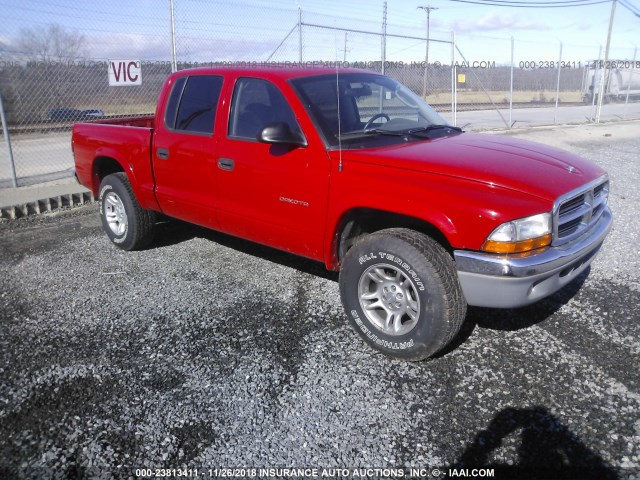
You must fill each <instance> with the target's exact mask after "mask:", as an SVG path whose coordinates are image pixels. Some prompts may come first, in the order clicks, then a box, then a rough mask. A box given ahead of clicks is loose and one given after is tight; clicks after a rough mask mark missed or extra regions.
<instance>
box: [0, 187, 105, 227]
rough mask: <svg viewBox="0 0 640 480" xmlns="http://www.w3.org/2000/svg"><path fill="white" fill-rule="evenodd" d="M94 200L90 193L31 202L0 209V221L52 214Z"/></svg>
mask: <svg viewBox="0 0 640 480" xmlns="http://www.w3.org/2000/svg"><path fill="white" fill-rule="evenodd" d="M94 201H95V198H94V196H93V193H91V192H80V193H66V194H62V195H54V196H52V197H48V198H44V199H41V200H34V201H32V202H27V203H23V204H20V205H14V206H9V207H2V208H0V219H7V220H15V219H17V218H22V217H27V216H29V215H38V214H41V213H46V212H54V211H56V210H60V209H62V208H67V207H78V206H80V205H85V204H88V203H93V202H94Z"/></svg>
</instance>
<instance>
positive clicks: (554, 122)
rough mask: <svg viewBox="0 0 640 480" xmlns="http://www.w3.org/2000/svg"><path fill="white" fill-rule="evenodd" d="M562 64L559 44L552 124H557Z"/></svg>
mask: <svg viewBox="0 0 640 480" xmlns="http://www.w3.org/2000/svg"><path fill="white" fill-rule="evenodd" d="M561 63H562V42H560V57H559V58H558V80H557V81H556V109H555V111H554V112H553V124H554V125H555V124H557V123H558V100H559V98H560V71H561V68H560V64H561Z"/></svg>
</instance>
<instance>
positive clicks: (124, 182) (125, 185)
mask: <svg viewBox="0 0 640 480" xmlns="http://www.w3.org/2000/svg"><path fill="white" fill-rule="evenodd" d="M99 203H100V218H101V219H102V227H103V228H104V231H105V233H106V234H107V236H108V237H109V239H110V240H111V241H112V242H113V243H114V244H115V245H116V246H118V247H120V248H122V249H123V250H137V249H140V248H143V247H145V246H147V245H148V244H149V243H150V242H151V240H153V233H154V225H155V212H153V211H150V210H145V209H143V208H142V207H141V206H140V204H139V203H138V200H137V199H136V197H135V195H134V194H133V189H132V188H131V185H130V184H129V180H128V178H127V175H126V174H125V173H122V172H120V173H113V174H111V175H107V176H106V177H104V179H103V180H102V182H101V183H100V199H99Z"/></svg>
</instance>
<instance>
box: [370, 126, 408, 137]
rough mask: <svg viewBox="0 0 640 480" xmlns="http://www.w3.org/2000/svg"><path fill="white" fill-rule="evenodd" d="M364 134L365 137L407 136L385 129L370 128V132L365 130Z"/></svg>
mask: <svg viewBox="0 0 640 480" xmlns="http://www.w3.org/2000/svg"><path fill="white" fill-rule="evenodd" d="M363 133H364V134H365V135H389V136H392V137H404V136H405V135H406V133H403V132H398V131H394V130H385V129H384V128H370V129H369V130H364V131H363Z"/></svg>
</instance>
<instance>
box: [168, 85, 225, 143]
mask: <svg viewBox="0 0 640 480" xmlns="http://www.w3.org/2000/svg"><path fill="white" fill-rule="evenodd" d="M221 89H222V77H221V76H218V75H192V76H190V77H180V78H178V79H177V80H176V82H175V83H174V85H173V88H172V89H171V94H170V95H169V99H168V102H167V108H166V110H165V116H164V123H165V126H166V127H167V128H168V129H169V130H172V131H175V132H182V133H190V134H200V135H213V125H214V123H215V118H216V110H217V108H218V100H219V99H220V91H221Z"/></svg>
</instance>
